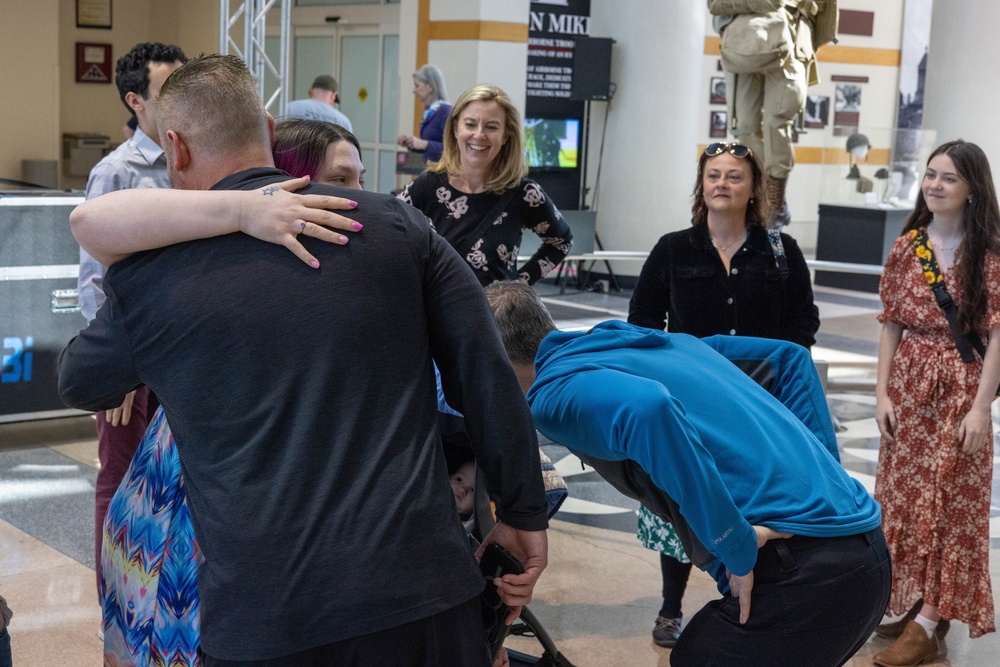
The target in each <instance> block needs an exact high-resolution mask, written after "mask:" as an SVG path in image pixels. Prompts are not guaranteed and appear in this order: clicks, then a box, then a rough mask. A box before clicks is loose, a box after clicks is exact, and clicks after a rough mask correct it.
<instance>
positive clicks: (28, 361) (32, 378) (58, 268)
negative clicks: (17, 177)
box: [0, 191, 87, 423]
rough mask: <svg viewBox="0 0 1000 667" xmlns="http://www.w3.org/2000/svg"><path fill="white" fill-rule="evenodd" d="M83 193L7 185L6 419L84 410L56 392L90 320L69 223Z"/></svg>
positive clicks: (2, 210)
mask: <svg viewBox="0 0 1000 667" xmlns="http://www.w3.org/2000/svg"><path fill="white" fill-rule="evenodd" d="M82 201H83V197H82V196H80V195H79V194H67V193H65V192H53V193H51V194H44V195H41V196H40V195H38V194H37V193H31V194H30V195H26V194H20V193H18V192H14V191H11V192H0V423H4V422H14V421H26V420H30V419H46V418H51V417H64V416H69V415H77V414H85V413H82V412H80V411H78V410H71V409H69V408H67V407H66V406H65V405H64V404H63V403H62V401H60V400H59V395H58V392H57V389H56V387H57V376H58V368H57V362H58V359H59V353H60V352H62V349H63V348H64V347H65V346H66V343H68V342H69V340H70V339H71V338H72V337H73V336H75V335H76V334H77V333H79V331H80V329H82V328H84V327H85V326H86V324H87V322H86V320H85V319H84V318H83V316H82V315H81V314H80V306H79V303H78V300H77V292H76V280H77V274H78V266H79V261H80V247H79V246H78V245H77V243H76V240H75V239H74V238H73V234H72V233H71V232H70V227H69V213H70V211H72V210H73V207H75V206H76V205H77V204H79V203H80V202H82Z"/></svg>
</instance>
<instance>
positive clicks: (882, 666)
mask: <svg viewBox="0 0 1000 667" xmlns="http://www.w3.org/2000/svg"><path fill="white" fill-rule="evenodd" d="M939 654H940V651H939V648H938V639H937V633H935V634H934V635H933V636H931V638H930V639H928V638H927V633H926V632H924V629H923V628H922V627H920V625H919V624H918V623H917V622H916V621H910V622H909V623H907V624H906V626H905V627H904V628H903V632H902V633H901V634H900V635H899V638H898V639H897V640H896V641H895V642H893V644H892V646H890V647H889V648H887V649H886V650H884V651H882V652H880V653H877V654H876V655H875V657H873V658H872V662H874V663H875V664H876V665H879V667H916V666H917V665H922V664H924V663H928V662H933V661H934V660H936V659H937V657H938V655H939Z"/></svg>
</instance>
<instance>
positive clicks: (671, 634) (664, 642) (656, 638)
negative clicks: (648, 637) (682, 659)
mask: <svg viewBox="0 0 1000 667" xmlns="http://www.w3.org/2000/svg"><path fill="white" fill-rule="evenodd" d="M681 618H683V617H681ZM680 636H681V619H680V618H664V617H663V616H657V617H656V624H655V625H654V626H653V643H654V644H656V645H657V646H662V647H663V648H673V647H674V644H676V643H677V638H678V637H680Z"/></svg>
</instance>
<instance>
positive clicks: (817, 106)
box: [802, 95, 830, 128]
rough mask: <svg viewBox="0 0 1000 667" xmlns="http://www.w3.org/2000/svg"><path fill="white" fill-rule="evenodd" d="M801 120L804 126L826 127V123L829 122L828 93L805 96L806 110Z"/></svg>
mask: <svg viewBox="0 0 1000 667" xmlns="http://www.w3.org/2000/svg"><path fill="white" fill-rule="evenodd" d="M802 120H803V124H804V125H805V126H806V127H810V128H824V127H826V126H827V123H829V122H830V97H829V96H828V95H809V96H808V97H806V112H805V114H804V116H803V118H802Z"/></svg>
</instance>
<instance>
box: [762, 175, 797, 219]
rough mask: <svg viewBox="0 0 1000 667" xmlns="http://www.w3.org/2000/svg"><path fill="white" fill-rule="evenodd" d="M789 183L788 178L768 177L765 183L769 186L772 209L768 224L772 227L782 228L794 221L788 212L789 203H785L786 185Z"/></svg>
mask: <svg viewBox="0 0 1000 667" xmlns="http://www.w3.org/2000/svg"><path fill="white" fill-rule="evenodd" d="M787 184H788V179H787V178H775V177H774V176H768V177H767V181H766V183H765V185H766V186H767V201H768V204H769V206H768V208H769V209H770V210H771V214H770V219H769V220H768V225H767V226H768V227H770V228H771V229H778V230H780V229H781V228H782V227H783V226H785V225H787V224H788V223H789V222H791V221H792V220H791V215H790V214H789V212H788V205H787V204H786V203H785V186H786V185H787Z"/></svg>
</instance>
